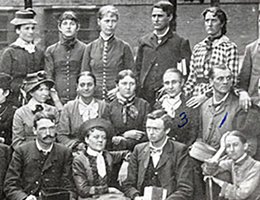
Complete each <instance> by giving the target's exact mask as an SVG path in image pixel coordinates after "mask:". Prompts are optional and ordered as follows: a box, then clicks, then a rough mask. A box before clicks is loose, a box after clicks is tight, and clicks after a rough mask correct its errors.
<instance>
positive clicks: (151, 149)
mask: <svg viewBox="0 0 260 200" xmlns="http://www.w3.org/2000/svg"><path fill="white" fill-rule="evenodd" d="M150 152H151V154H161V153H162V149H155V148H152V147H150Z"/></svg>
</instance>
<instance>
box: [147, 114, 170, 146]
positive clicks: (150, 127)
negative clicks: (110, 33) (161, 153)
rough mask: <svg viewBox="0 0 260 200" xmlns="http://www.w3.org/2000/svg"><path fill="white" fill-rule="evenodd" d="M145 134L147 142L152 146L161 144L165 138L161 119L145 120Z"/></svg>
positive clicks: (165, 133) (165, 134)
mask: <svg viewBox="0 0 260 200" xmlns="http://www.w3.org/2000/svg"><path fill="white" fill-rule="evenodd" d="M146 132H147V135H148V138H149V141H150V142H151V143H152V144H153V145H155V146H156V145H160V144H161V143H163V141H164V140H165V138H166V136H167V132H166V130H165V127H164V122H163V120H162V119H149V118H148V119H147V121H146Z"/></svg>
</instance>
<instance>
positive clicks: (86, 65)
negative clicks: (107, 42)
mask: <svg viewBox="0 0 260 200" xmlns="http://www.w3.org/2000/svg"><path fill="white" fill-rule="evenodd" d="M91 48H92V43H90V44H88V45H87V46H86V48H85V51H84V53H83V57H82V63H81V72H84V71H91V67H90V52H91Z"/></svg>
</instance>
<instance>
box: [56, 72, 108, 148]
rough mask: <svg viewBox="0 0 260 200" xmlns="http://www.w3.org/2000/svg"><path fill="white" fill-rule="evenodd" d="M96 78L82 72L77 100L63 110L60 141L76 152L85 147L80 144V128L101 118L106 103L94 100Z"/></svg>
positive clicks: (59, 130)
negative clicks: (92, 120) (91, 120)
mask: <svg viewBox="0 0 260 200" xmlns="http://www.w3.org/2000/svg"><path fill="white" fill-rule="evenodd" d="M95 88H96V78H95V76H94V75H93V74H92V73H91V72H88V71H86V72H82V73H81V74H80V75H79V76H78V79H77V93H78V96H77V97H76V99H74V100H72V101H69V102H68V103H67V104H66V105H65V106H64V108H63V110H62V112H61V116H60V121H59V128H58V140H59V142H61V143H63V144H64V145H65V146H67V147H70V148H72V149H73V150H74V151H77V150H80V148H81V147H82V146H83V144H82V142H80V137H79V127H80V125H81V124H82V123H83V122H85V121H88V120H89V119H93V118H98V117H101V115H102V114H103V113H104V110H105V107H106V103H105V102H104V101H101V100H98V99H96V98H94V96H93V94H94V92H95Z"/></svg>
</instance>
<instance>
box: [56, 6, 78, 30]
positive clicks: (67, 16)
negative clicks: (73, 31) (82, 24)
mask: <svg viewBox="0 0 260 200" xmlns="http://www.w3.org/2000/svg"><path fill="white" fill-rule="evenodd" d="M66 19H70V20H73V21H75V22H76V24H79V19H78V17H77V15H76V13H75V12H73V11H71V10H69V11H65V12H64V13H62V14H61V15H60V17H59V19H58V25H59V26H60V25H61V23H62V21H63V20H66Z"/></svg>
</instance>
